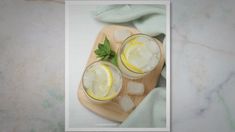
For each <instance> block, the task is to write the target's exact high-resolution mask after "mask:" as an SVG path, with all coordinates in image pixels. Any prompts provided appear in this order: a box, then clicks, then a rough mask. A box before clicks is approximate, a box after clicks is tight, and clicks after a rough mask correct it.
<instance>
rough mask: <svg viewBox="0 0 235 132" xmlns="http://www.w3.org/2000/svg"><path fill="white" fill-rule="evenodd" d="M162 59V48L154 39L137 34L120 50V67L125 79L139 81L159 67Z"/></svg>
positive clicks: (124, 43) (127, 40)
mask: <svg viewBox="0 0 235 132" xmlns="http://www.w3.org/2000/svg"><path fill="white" fill-rule="evenodd" d="M160 57H161V51H160V47H159V45H158V42H157V41H156V40H155V39H154V38H152V37H150V36H147V35H144V34H135V35H132V36H130V37H129V38H127V39H126V40H125V41H124V42H123V44H122V46H121V47H120V48H119V51H118V66H119V68H120V70H121V72H122V74H123V75H124V76H125V77H127V78H130V79H138V78H141V77H143V76H144V75H146V74H148V73H149V72H151V71H152V70H153V69H154V68H155V67H156V66H157V65H158V63H159V61H160Z"/></svg>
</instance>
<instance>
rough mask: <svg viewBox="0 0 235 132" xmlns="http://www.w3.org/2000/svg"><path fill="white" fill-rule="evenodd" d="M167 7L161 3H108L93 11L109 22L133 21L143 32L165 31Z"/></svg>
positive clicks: (153, 34) (149, 33)
mask: <svg viewBox="0 0 235 132" xmlns="http://www.w3.org/2000/svg"><path fill="white" fill-rule="evenodd" d="M165 14H166V12H165V9H164V7H163V6H160V5H108V6H107V5H106V6H99V7H97V8H96V9H95V10H94V11H93V15H94V17H95V18H96V19H97V20H99V21H102V22H107V23H127V22H128V23H129V22H131V23H132V24H133V25H134V26H135V27H136V28H137V29H138V30H139V31H141V32H142V33H145V34H148V35H151V36H156V35H158V34H160V33H165V27H166V25H165V23H166V22H165V21H166V17H165Z"/></svg>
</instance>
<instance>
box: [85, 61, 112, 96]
mask: <svg viewBox="0 0 235 132" xmlns="http://www.w3.org/2000/svg"><path fill="white" fill-rule="evenodd" d="M93 73H94V78H93V80H92V82H91V83H92V84H90V88H88V89H87V94H88V95H89V96H91V97H92V98H94V99H98V100H107V99H109V98H110V96H109V93H110V91H111V89H112V84H113V75H112V72H111V69H110V68H109V67H108V66H106V65H104V64H100V65H98V66H97V67H95V68H94V69H93Z"/></svg>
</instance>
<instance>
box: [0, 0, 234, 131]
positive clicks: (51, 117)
mask: <svg viewBox="0 0 235 132" xmlns="http://www.w3.org/2000/svg"><path fill="white" fill-rule="evenodd" d="M234 4H235V1H233V0H225V1H221V0H216V1H215V0H207V1H205V0H191V1H188V0H174V1H172V14H171V15H172V43H171V44H172V45H171V47H172V50H171V52H172V63H171V64H172V67H171V68H172V90H171V91H172V97H171V99H172V101H171V103H172V109H171V111H172V112H171V113H172V122H171V125H172V132H188V131H190V132H198V131H200V132H210V131H213V132H221V131H223V132H234V131H235V113H234V111H235V101H234V100H235V98H234V93H235V89H234V86H235V59H234V58H235V45H234V42H235V37H234V34H235V19H234V18H235V8H234ZM0 28H1V31H0V60H1V61H0V106H1V107H0V131H2V132H14V131H17V132H26V131H29V132H40V131H45V132H47V131H49V132H50V131H55V132H60V131H61V132H62V131H64V2H61V1H60V0H25V1H23V0H1V2H0ZM89 118H90V117H89Z"/></svg>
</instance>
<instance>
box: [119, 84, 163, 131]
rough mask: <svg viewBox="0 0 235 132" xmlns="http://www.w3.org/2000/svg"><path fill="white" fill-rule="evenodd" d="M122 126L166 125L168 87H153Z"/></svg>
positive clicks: (161, 126)
mask: <svg viewBox="0 0 235 132" xmlns="http://www.w3.org/2000/svg"><path fill="white" fill-rule="evenodd" d="M120 127H131V128H136V127H137V128H146V127H149V128H151V127H155V128H156V127H157V128H165V127H166V89H165V88H163V87H158V88H155V89H153V90H152V91H151V92H150V93H149V94H148V95H147V96H146V97H145V98H144V100H143V101H142V102H141V103H140V104H139V105H138V107H136V109H135V110H134V111H133V112H132V113H131V114H130V115H129V116H128V118H127V119H126V120H125V121H124V122H123V123H122V124H121V125H120Z"/></svg>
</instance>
